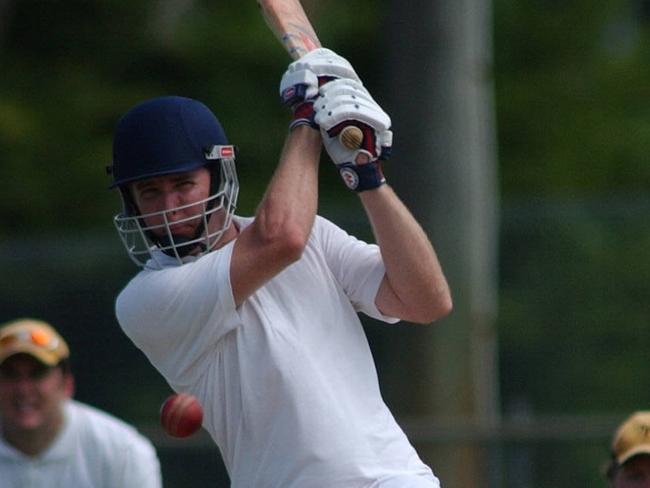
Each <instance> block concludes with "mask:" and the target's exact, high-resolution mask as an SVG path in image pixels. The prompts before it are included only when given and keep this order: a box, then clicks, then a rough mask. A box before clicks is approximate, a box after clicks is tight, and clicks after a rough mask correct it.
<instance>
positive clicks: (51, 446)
mask: <svg viewBox="0 0 650 488" xmlns="http://www.w3.org/2000/svg"><path fill="white" fill-rule="evenodd" d="M73 392H74V378H73V375H72V371H71V367H70V360H69V350H68V345H67V344H66V342H65V341H64V340H63V338H62V337H61V336H60V335H59V334H58V333H57V332H56V331H55V330H54V329H53V328H52V327H51V326H50V325H49V324H47V323H45V322H42V321H39V320H34V319H19V320H15V321H12V322H9V323H6V324H3V325H2V326H1V328H0V427H1V431H0V486H2V487H3V488H5V487H6V488H26V487H61V488H63V487H93V488H102V487H103V488H117V487H120V488H160V487H161V486H162V484H161V473H160V464H159V461H158V458H157V456H156V452H155V450H154V448H153V446H152V444H151V443H150V442H149V441H148V440H147V439H146V438H145V437H143V436H142V435H140V434H139V433H138V432H137V431H136V430H135V429H134V428H133V427H131V426H129V425H127V424H126V423H124V422H122V421H121V420H119V419H117V418H115V417H112V416H111V415H109V414H107V413H104V412H101V411H99V410H97V409H95V408H93V407H90V406H88V405H84V404H82V403H79V402H77V401H75V400H72V395H73Z"/></svg>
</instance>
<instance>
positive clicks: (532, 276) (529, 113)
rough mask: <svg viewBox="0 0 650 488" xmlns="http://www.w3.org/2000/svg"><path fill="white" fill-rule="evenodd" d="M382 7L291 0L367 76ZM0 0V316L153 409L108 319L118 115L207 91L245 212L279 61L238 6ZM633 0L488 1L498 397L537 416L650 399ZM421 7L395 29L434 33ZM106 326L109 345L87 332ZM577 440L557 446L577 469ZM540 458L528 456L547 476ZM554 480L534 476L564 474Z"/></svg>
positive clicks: (147, 380) (649, 112)
mask: <svg viewBox="0 0 650 488" xmlns="http://www.w3.org/2000/svg"><path fill="white" fill-rule="evenodd" d="M394 1H397V0H394ZM388 2H389V0H376V1H373V2H371V1H370V0H345V1H344V0H328V1H327V2H318V1H316V0H314V1H311V2H306V3H308V5H309V6H310V7H311V9H312V11H313V18H314V19H316V20H315V23H316V24H317V27H318V32H319V35H320V37H321V39H322V40H323V41H324V42H325V43H326V44H327V45H328V46H329V47H332V48H333V49H335V50H339V51H340V52H342V53H344V54H345V55H346V56H347V57H348V58H350V60H351V61H352V62H353V64H354V65H355V67H356V68H357V71H358V72H359V73H361V75H362V77H364V79H365V80H366V84H367V85H369V86H372V84H373V82H374V81H375V80H376V79H379V78H381V77H382V73H378V72H377V68H376V67H377V66H389V65H390V63H384V62H379V61H383V60H382V59H381V56H383V53H382V52H381V50H380V47H381V46H382V45H383V44H382V42H383V37H384V36H383V34H384V31H385V30H386V29H390V28H391V25H390V19H384V18H383V16H382V12H385V11H387V8H384V7H386V6H387V5H388ZM0 5H5V10H3V11H0V179H1V181H3V182H4V184H3V188H2V191H1V192H0V212H2V215H3V216H4V219H3V224H4V225H3V226H2V228H0V244H4V246H0V248H1V249H2V253H3V255H4V256H5V257H6V261H7V262H8V264H6V265H3V266H4V267H3V273H4V275H5V276H11V277H12V279H11V280H4V281H3V283H2V284H0V305H1V306H2V310H3V314H6V315H8V316H9V317H12V316H13V315H15V314H20V315H24V314H30V315H40V316H43V317H45V318H47V319H48V320H51V321H52V322H54V323H57V324H64V325H65V327H66V331H67V332H68V336H69V337H70V342H71V343H72V346H73V347H72V349H73V351H76V361H77V362H76V366H77V376H78V377H79V379H80V381H79V382H78V385H79V390H78V391H79V394H80V397H81V398H82V399H84V398H94V400H95V402H94V403H96V404H99V405H100V406H103V407H105V408H108V409H109V410H111V411H115V412H121V413H124V414H125V416H126V417H127V419H133V420H137V421H142V420H144V421H150V420H151V412H152V408H151V405H155V404H157V402H158V400H159V399H160V398H161V397H162V396H163V395H164V394H165V392H166V386H165V385H164V384H163V382H162V380H161V379H160V377H159V376H158V375H157V374H156V373H155V371H153V369H152V368H151V367H150V366H149V364H148V363H147V362H146V361H143V360H142V357H141V356H140V355H139V352H137V351H135V350H134V348H133V347H132V345H130V343H129V342H128V340H127V339H126V338H125V337H124V336H123V335H121V334H119V333H118V332H119V331H118V330H117V326H116V324H115V322H114V317H113V316H112V300H113V298H114V296H115V294H116V293H117V292H118V290H119V289H120V287H121V286H122V285H123V284H124V283H125V282H126V280H127V279H128V277H129V276H130V275H131V274H133V271H134V269H133V267H132V266H131V264H130V263H129V262H128V260H127V259H126V258H125V257H124V256H123V254H121V249H118V247H117V246H118V245H119V244H117V237H116V236H114V235H113V234H112V229H111V225H110V217H111V216H112V215H113V214H114V213H115V212H116V210H117V209H118V207H119V199H118V198H117V196H116V195H115V194H114V193H112V192H109V191H108V190H107V186H108V184H109V180H110V179H109V177H108V176H107V175H106V174H105V171H104V167H105V166H106V165H108V164H110V160H111V137H112V131H113V128H114V126H115V123H116V121H117V120H118V118H119V117H120V115H121V114H122V113H124V112H125V111H126V110H127V109H128V108H129V107H131V106H132V105H133V104H135V103H136V102H138V101H140V100H142V99H144V98H149V97H154V96H159V95H165V94H179V95H185V96H190V97H195V98H198V99H201V100H203V101H204V102H206V103H207V104H208V105H209V106H210V107H212V108H213V109H214V111H215V112H216V113H217V114H218V116H219V118H220V119H221V120H222V122H223V124H224V126H225V127H226V131H227V132H228V134H229V137H230V140H231V141H232V142H233V143H235V144H236V145H238V146H239V147H240V150H241V151H240V157H239V159H238V168H239V175H240V179H241V182H242V188H243V190H242V193H241V197H240V213H242V214H249V213H251V212H252V211H253V210H254V208H255V205H256V204H257V201H258V199H259V197H260V195H261V193H262V191H263V189H264V186H265V184H266V182H267V181H268V178H269V176H270V175H271V172H272V171H273V169H274V166H275V161H276V155H277V154H278V153H279V151H280V149H281V144H282V141H283V137H284V133H285V130H286V124H287V121H288V114H287V111H286V109H284V108H283V107H281V106H279V103H278V100H277V97H276V93H277V85H278V82H279V79H280V76H281V75H282V72H283V71H284V69H285V66H286V64H287V63H288V61H289V60H288V57H287V56H286V54H285V53H284V51H283V50H282V49H281V48H280V46H279V45H278V43H277V42H275V40H274V39H273V38H272V34H271V33H270V32H269V31H268V29H266V27H265V26H264V24H263V22H262V20H261V17H260V15H259V12H258V11H257V8H256V6H255V4H254V2H252V1H241V2H236V1H233V2H225V1H221V2H216V1H208V0H193V1H192V0H185V1H184V0H177V1H166V2H162V1H154V0H139V1H133V0H130V1H126V0H85V1H81V0H67V1H64V0H20V1H18V0H14V1H9V2H5V3H4V4H0ZM7 5H8V7H7ZM648 5H649V2H648V1H643V0H636V1H634V0H590V1H587V0H570V1H565V2H560V1H553V0H525V1H515V0H494V2H493V8H494V29H493V35H494V68H493V76H494V78H493V81H494V86H495V100H496V115H497V132H498V148H499V149H498V150H499V175H500V189H501V193H502V195H501V197H502V200H501V201H502V210H503V212H502V217H501V221H502V227H501V233H500V237H501V243H500V254H501V256H500V269H499V272H500V282H499V291H500V293H499V295H500V302H501V303H500V307H499V317H498V324H497V325H498V333H499V347H500V353H499V354H500V358H501V359H500V367H501V371H500V379H501V388H502V391H501V394H502V402H503V410H504V411H506V412H508V411H509V409H510V408H511V405H517V404H520V402H522V401H523V402H524V403H525V404H526V405H528V406H529V408H530V409H531V410H533V411H534V412H536V413H558V412H563V413H568V412H575V413H586V412H604V411H613V412H624V413H627V411H629V410H632V409H636V408H644V407H648V405H650V389H648V388H647V386H648V384H649V382H650V370H649V369H648V368H647V351H648V348H649V347H650V327H648V326H649V325H650V305H649V304H650V300H648V282H649V281H650V259H648V249H650V219H649V218H648V214H650V164H648V153H649V150H648V149H649V141H650V42H648V41H650V39H649V37H650V20H649V19H650V7H649V6H648ZM359 13H362V15H359ZM422 22H423V24H422V25H421V26H411V27H410V28H422V29H427V28H429V26H427V24H426V23H427V19H422ZM402 27H404V26H402ZM414 89H417V87H414ZM404 96H408V94H404ZM414 123H417V121H414ZM396 137H399V134H396ZM323 166H324V169H323V171H327V174H328V175H329V174H330V173H331V171H329V169H330V168H329V167H328V166H327V165H323ZM323 182H324V186H323V189H322V190H323V199H324V200H325V201H331V202H334V201H335V200H342V199H345V198H351V197H349V195H345V196H342V195H341V192H340V188H339V186H338V182H337V181H335V179H334V177H330V176H327V177H326V178H324V179H323ZM330 182H331V183H332V184H336V185H337V186H336V193H335V192H334V191H331V192H330V191H329V187H328V185H329V184H330ZM351 225H353V223H351ZM366 230H367V229H366ZM97 233H98V234H99V235H102V236H105V235H110V236H111V237H110V239H109V238H107V239H106V240H105V241H104V243H103V244H102V245H99V244H98V241H97V240H96V239H94V238H89V239H88V240H85V239H80V238H79V235H82V236H84V235H95V234H97ZM23 239H24V240H23ZM35 243H36V244H35ZM23 244H24V245H23ZM116 256H119V257H121V258H122V260H116ZM98 276H101V278H97V277H98ZM98 311H100V313H98ZM369 332H370V338H371V340H372V339H373V338H377V337H379V334H378V333H377V332H376V331H372V330H370V331H369ZM381 334H385V336H386V341H390V339H391V337H394V336H392V335H391V334H393V332H391V331H384V332H381ZM103 343H107V344H110V346H112V347H106V348H95V347H94V346H93V347H92V348H88V344H93V345H94V344H103ZM381 345H382V344H378V346H379V347H378V348H377V349H376V350H381ZM114 351H120V352H119V353H115V352H114ZM387 356H388V354H387ZM98 365H99V366H101V367H98ZM379 368H380V370H381V369H382V365H381V363H380V364H379ZM135 378H137V380H135ZM116 384H117V385H120V387H121V388H122V389H121V394H120V395H116V394H115V385H116ZM143 384H146V385H148V386H149V388H142V385H143ZM391 395H392V393H391V392H390V391H387V392H386V397H387V399H388V401H389V402H390V400H391ZM551 449H552V448H551ZM579 450H581V451H582V452H584V449H582V448H580V449H579ZM547 452H548V451H547ZM584 456H585V455H584V454H583V457H582V458H581V457H580V454H577V455H576V456H575V457H567V458H563V459H572V460H574V465H573V467H574V468H575V460H577V459H583V458H584ZM539 458H540V459H545V460H546V461H547V462H550V461H548V460H549V459H550V458H549V457H548V456H542V455H540V456H539ZM599 461H600V460H595V462H594V460H593V456H592V459H591V462H592V465H589V466H586V467H585V468H584V469H583V471H582V476H583V480H592V481H591V482H583V483H582V484H581V483H580V482H576V483H574V484H573V485H567V486H593V485H594V483H593V478H594V474H595V472H596V469H597V464H598V463H599ZM594 465H596V466H594ZM554 466H555V470H552V469H551V470H550V471H549V470H548V469H546V468H544V469H541V471H544V472H553V473H557V470H558V469H560V468H558V466H559V465H558V464H554ZM570 468H571V466H569V468H567V469H564V467H562V468H561V471H562V472H563V473H566V472H567V470H568V469H570ZM537 469H540V468H539V465H538V468H537ZM574 474H577V473H574ZM558 477H559V475H558ZM558 477H556V478H554V481H553V482H551V484H547V485H546V486H551V485H553V486H560V485H559V484H553V483H554V482H555V481H557V479H558ZM574 481H575V479H574ZM511 486H517V481H516V480H514V481H513V482H512V485H511Z"/></svg>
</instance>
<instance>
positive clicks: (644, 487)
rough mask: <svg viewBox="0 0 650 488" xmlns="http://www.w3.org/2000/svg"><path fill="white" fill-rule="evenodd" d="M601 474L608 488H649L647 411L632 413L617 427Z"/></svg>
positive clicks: (649, 414)
mask: <svg viewBox="0 0 650 488" xmlns="http://www.w3.org/2000/svg"><path fill="white" fill-rule="evenodd" d="M605 473H606V477H607V481H608V483H609V486H610V488H650V411H641V412H636V413H634V414H632V415H631V416H630V417H628V418H627V419H626V420H625V421H624V422H623V423H622V424H621V425H620V426H619V427H618V429H617V430H616V433H615V434H614V437H613V439H612V453H611V459H610V460H609V463H608V465H607V468H606V471H605Z"/></svg>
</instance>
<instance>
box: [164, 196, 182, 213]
mask: <svg viewBox="0 0 650 488" xmlns="http://www.w3.org/2000/svg"><path fill="white" fill-rule="evenodd" d="M163 204H164V205H165V211H166V212H167V214H168V216H173V215H175V214H176V212H177V210H176V209H177V208H178V207H180V206H181V203H180V197H179V195H178V193H177V192H174V191H172V192H168V193H165V195H164V201H163Z"/></svg>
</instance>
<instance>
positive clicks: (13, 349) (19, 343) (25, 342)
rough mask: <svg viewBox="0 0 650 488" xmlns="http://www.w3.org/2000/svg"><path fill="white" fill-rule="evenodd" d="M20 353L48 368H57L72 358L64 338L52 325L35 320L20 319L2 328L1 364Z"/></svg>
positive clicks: (0, 335)
mask: <svg viewBox="0 0 650 488" xmlns="http://www.w3.org/2000/svg"><path fill="white" fill-rule="evenodd" d="M19 353H24V354H29V355H31V356H33V357H35V358H36V359H38V360H39V361H40V362H42V363H43V364H45V365H47V366H56V365H57V364H59V362H60V361H61V360H62V359H66V358H67V357H68V356H70V350H69V349H68V345H67V344H66V342H65V341H64V340H63V337H61V336H60V335H59V334H58V332H57V331H56V330H54V329H53V328H52V326H51V325H49V324H47V323H46V322H43V321H41V320H35V319H18V320H13V321H11V322H7V323H5V324H2V325H1V326H0V364H2V363H3V362H4V361H5V359H7V358H8V357H10V356H13V355H14V354H19Z"/></svg>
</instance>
